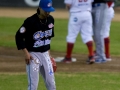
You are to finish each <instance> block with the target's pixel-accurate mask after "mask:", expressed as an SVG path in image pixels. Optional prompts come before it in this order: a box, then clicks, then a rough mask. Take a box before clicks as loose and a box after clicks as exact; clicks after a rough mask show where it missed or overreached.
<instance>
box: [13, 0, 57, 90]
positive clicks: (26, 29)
mask: <svg viewBox="0 0 120 90" xmlns="http://www.w3.org/2000/svg"><path fill="white" fill-rule="evenodd" d="M53 11H54V8H53V7H52V1H51V0H40V3H39V7H38V9H37V13H35V14H34V15H32V16H30V17H28V18H27V19H26V20H25V21H24V23H23V24H22V26H21V27H20V28H19V30H18V31H17V32H16V36H15V38H16V45H17V48H18V50H23V52H24V54H25V62H26V71H27V75H28V90H37V87H38V82H39V74H41V75H42V77H43V78H44V82H45V86H46V88H47V90H56V85H55V77H54V71H53V68H52V63H51V59H50V53H49V50H50V42H51V38H52V37H54V18H53V17H52V16H51V15H50V12H53Z"/></svg>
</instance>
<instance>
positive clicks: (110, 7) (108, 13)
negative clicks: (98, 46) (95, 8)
mask: <svg viewBox="0 0 120 90" xmlns="http://www.w3.org/2000/svg"><path fill="white" fill-rule="evenodd" d="M113 7H114V2H108V3H107V9H106V10H105V12H106V13H105V17H106V18H105V19H104V22H103V27H102V30H103V32H102V33H103V38H104V49H105V50H104V52H105V56H106V60H107V61H111V60H112V59H111V57H110V37H109V35H110V26H111V21H112V19H113V17H114V9H113Z"/></svg>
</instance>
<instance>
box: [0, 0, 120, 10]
mask: <svg viewBox="0 0 120 90" xmlns="http://www.w3.org/2000/svg"><path fill="white" fill-rule="evenodd" d="M63 2H64V0H53V6H54V7H55V8H64V3H63ZM38 4H39V0H0V7H37V6H38ZM118 6H120V0H116V7H118Z"/></svg>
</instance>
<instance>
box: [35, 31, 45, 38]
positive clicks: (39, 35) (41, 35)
mask: <svg viewBox="0 0 120 90" xmlns="http://www.w3.org/2000/svg"><path fill="white" fill-rule="evenodd" d="M43 37H44V33H43V32H42V31H38V32H36V33H35V34H34V35H33V38H34V39H35V40H38V39H40V38H43Z"/></svg>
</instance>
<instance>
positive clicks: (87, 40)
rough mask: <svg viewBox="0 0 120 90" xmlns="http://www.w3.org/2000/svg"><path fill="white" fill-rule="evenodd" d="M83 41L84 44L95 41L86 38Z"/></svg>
mask: <svg viewBox="0 0 120 90" xmlns="http://www.w3.org/2000/svg"><path fill="white" fill-rule="evenodd" d="M82 41H83V43H87V42H89V41H93V39H92V37H89V38H88V37H86V38H82Z"/></svg>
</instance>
